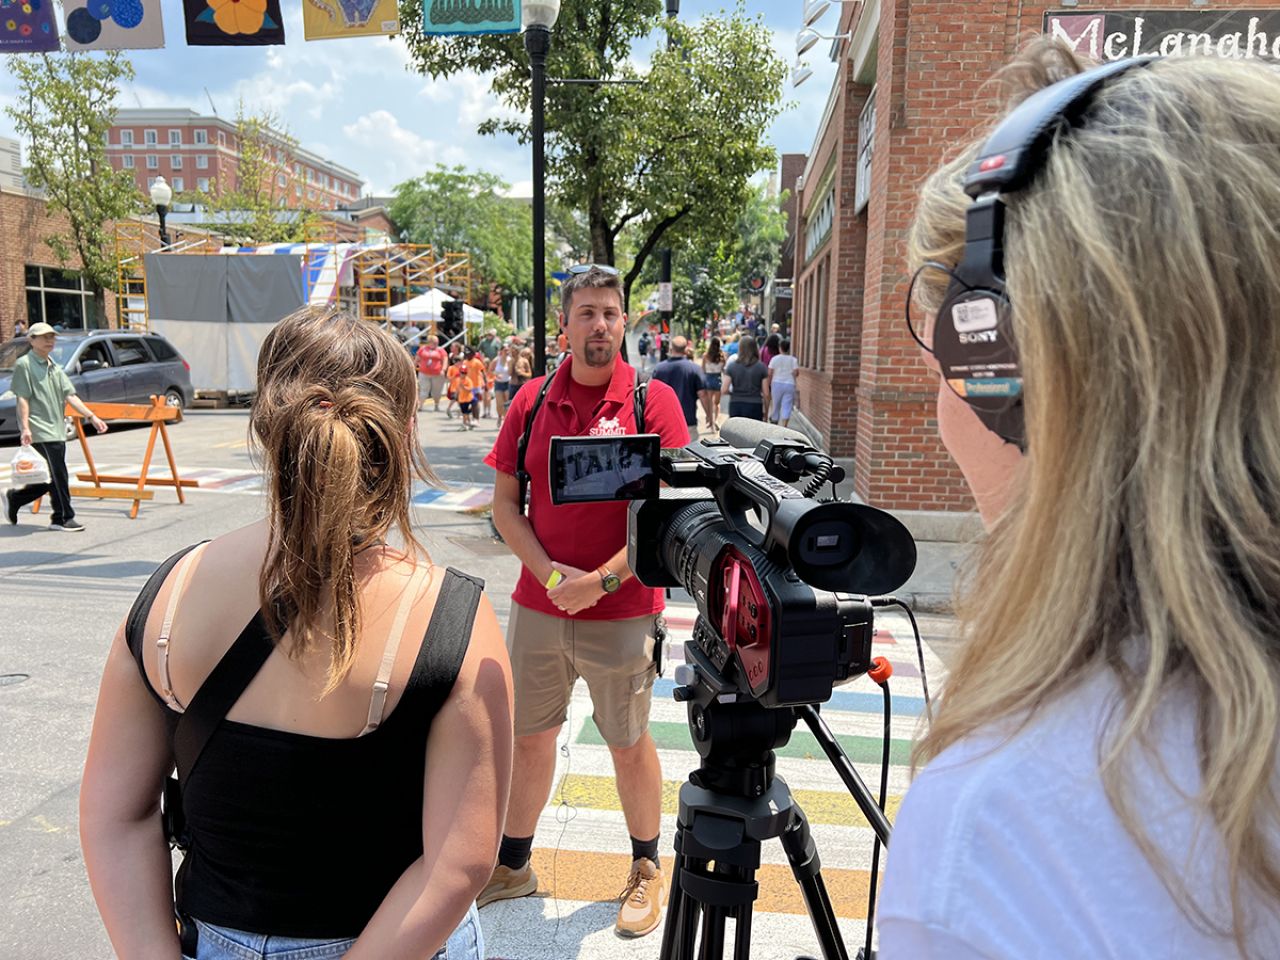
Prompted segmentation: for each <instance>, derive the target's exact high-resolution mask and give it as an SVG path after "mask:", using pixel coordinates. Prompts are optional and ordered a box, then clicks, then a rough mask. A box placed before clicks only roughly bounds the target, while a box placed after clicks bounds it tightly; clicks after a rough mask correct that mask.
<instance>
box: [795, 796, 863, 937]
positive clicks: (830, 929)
mask: <svg viewBox="0 0 1280 960" xmlns="http://www.w3.org/2000/svg"><path fill="white" fill-rule="evenodd" d="M794 810H795V813H794V816H793V817H792V819H791V823H790V825H789V826H788V827H787V829H786V830H784V831H783V833H782V836H781V838H780V839H781V840H782V849H783V850H784V851H786V854H787V861H788V862H789V863H790V864H791V872H792V874H793V875H794V876H795V878H796V883H798V884H799V885H800V894H801V895H802V896H803V897H804V903H805V907H806V908H807V909H808V911H809V919H810V920H811V921H812V922H813V929H814V932H815V933H816V934H817V935H818V944H819V945H820V946H821V948H822V956H823V957H824V960H849V951H848V950H847V948H846V947H845V945H844V940H843V938H842V937H841V936H840V924H839V922H838V921H837V920H836V912H835V908H833V907H832V906H831V897H830V895H829V894H828V893H827V885H826V884H825V883H823V882H822V873H821V872H820V871H821V868H822V864H821V862H820V861H819V860H818V847H817V845H816V844H815V843H814V842H813V837H812V836H811V835H810V833H809V821H808V820H807V819H806V818H805V815H804V811H803V810H801V809H800V805H799V804H796V805H795V807H794Z"/></svg>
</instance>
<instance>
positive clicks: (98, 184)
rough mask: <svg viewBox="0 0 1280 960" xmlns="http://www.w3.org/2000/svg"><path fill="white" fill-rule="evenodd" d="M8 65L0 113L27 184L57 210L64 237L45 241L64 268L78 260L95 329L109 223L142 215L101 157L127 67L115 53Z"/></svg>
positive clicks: (111, 277) (130, 182)
mask: <svg viewBox="0 0 1280 960" xmlns="http://www.w3.org/2000/svg"><path fill="white" fill-rule="evenodd" d="M8 66H9V72H10V74H11V75H12V76H13V77H14V79H15V80H17V82H18V92H17V95H16V97H15V98H14V103H13V105H12V106H9V107H6V108H5V113H7V114H8V115H9V118H10V119H11V120H13V123H14V126H15V128H16V129H17V132H18V135H19V136H20V137H21V138H22V139H23V140H24V141H25V148H26V153H27V166H26V167H25V169H24V173H25V175H26V178H27V182H28V183H30V184H31V185H32V186H33V187H35V188H37V189H39V190H42V191H44V194H45V196H46V197H47V198H48V202H49V209H50V211H51V212H53V211H62V212H63V213H65V214H66V216H67V220H68V221H69V227H68V229H67V231H66V232H65V233H58V234H54V235H52V236H48V237H45V238H44V240H45V243H47V244H48V245H49V248H50V249H51V250H52V251H53V253H54V255H55V256H56V257H57V258H58V261H59V263H60V264H62V265H63V266H66V264H67V262H68V261H69V260H70V259H71V258H72V257H74V256H78V257H79V258H80V262H81V264H83V267H82V270H81V273H82V274H83V275H84V277H85V279H86V280H87V281H88V283H89V285H90V287H91V288H92V289H93V291H94V301H95V309H96V310H97V313H98V318H97V319H98V325H101V324H102V323H103V321H104V320H105V302H104V298H103V294H102V291H103V290H104V289H113V288H114V287H115V286H116V283H117V271H116V259H115V245H114V237H113V235H112V234H111V227H110V226H109V222H110V221H115V220H123V219H126V218H128V217H131V216H133V215H135V214H138V213H140V212H142V210H143V198H142V197H141V196H140V195H139V193H138V189H137V186H136V184H135V181H134V177H133V174H132V173H131V172H129V171H127V170H122V171H115V170H113V169H112V168H111V164H110V163H109V162H108V161H107V156H106V142H107V131H108V130H110V129H111V125H112V123H113V122H114V120H115V113H116V112H115V106H114V104H115V99H116V95H117V94H118V93H119V84H120V81H121V80H132V79H133V66H132V64H130V63H129V61H128V60H127V59H125V58H124V57H123V56H121V55H120V54H119V53H117V52H111V53H108V54H106V55H105V56H102V55H99V54H95V55H93V56H90V55H89V54H85V53H58V54H47V53H45V54H40V55H39V56H11V57H9V58H8Z"/></svg>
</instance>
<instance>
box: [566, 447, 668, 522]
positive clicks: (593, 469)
mask: <svg viewBox="0 0 1280 960" xmlns="http://www.w3.org/2000/svg"><path fill="white" fill-rule="evenodd" d="M661 453H662V438H661V437H659V436H658V435H657V434H656V433H641V434H636V435H632V436H623V437H552V438H551V502H552V503H554V504H556V505H557V506H559V505H560V504H565V503H591V502H594V501H597V500H651V499H654V498H656V497H657V496H658V487H659V483H658V470H657V467H658V459H659V456H660V455H661Z"/></svg>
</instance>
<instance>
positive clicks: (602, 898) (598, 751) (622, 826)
mask: <svg viewBox="0 0 1280 960" xmlns="http://www.w3.org/2000/svg"><path fill="white" fill-rule="evenodd" d="M695 614H696V611H695V610H694V609H693V608H692V607H689V606H669V607H668V609H667V613H666V617H667V622H668V627H669V629H670V631H671V654H670V659H671V660H672V661H674V662H676V663H679V662H680V661H681V660H683V652H684V648H683V644H684V641H685V640H688V639H689V638H690V636H691V634H692V628H693V621H694V616H695ZM877 625H878V629H877V633H876V636H875V651H874V652H875V654H876V655H877V656H884V657H886V658H887V659H888V660H889V661H890V662H891V663H892V664H893V667H894V678H893V680H892V681H891V682H890V689H891V691H892V693H893V718H892V722H891V727H890V730H891V737H890V740H891V747H890V760H891V764H890V768H889V777H888V795H889V800H888V811H889V816H890V818H891V819H892V818H893V816H894V815H895V814H896V813H897V809H898V805H899V804H900V803H901V798H902V794H903V793H904V792H905V791H906V788H907V785H908V782H909V767H908V764H909V762H910V744H911V740H912V737H913V735H914V733H915V731H916V727H917V724H919V723H920V722H922V714H923V713H924V700H923V698H922V696H921V692H922V690H921V684H920V679H919V677H920V663H919V661H918V658H917V652H916V647H915V642H914V638H913V636H912V634H911V630H910V624H909V623H908V621H907V619H906V618H905V617H904V616H901V615H898V614H894V613H882V614H881V615H880V616H879V618H878V620H877ZM922 649H923V660H924V667H925V672H926V674H927V676H928V678H929V681H930V683H931V684H933V683H935V682H936V681H938V680H940V679H941V678H942V674H943V667H942V663H941V661H940V660H939V659H938V658H937V656H936V655H935V654H934V653H933V652H932V650H930V648H929V647H928V645H927V644H925V645H924V646H923V648H922ZM671 672H672V668H671V666H670V665H669V666H668V668H667V670H666V673H667V679H660V680H658V681H657V683H656V684H655V687H654V701H653V710H652V714H651V722H650V732H651V733H652V735H653V738H654V741H655V742H656V743H657V746H658V755H659V758H660V760H661V763H662V771H663V791H662V807H663V809H662V847H661V849H662V858H663V866H664V869H665V870H666V871H667V874H668V882H669V873H670V868H671V849H672V848H671V843H672V839H673V837H674V834H675V820H676V812H677V803H678V801H677V796H678V793H679V789H680V786H681V785H682V784H683V782H684V779H685V777H686V776H687V774H688V773H689V771H690V770H692V769H694V768H695V767H696V766H697V764H698V759H699V758H698V755H697V753H696V752H695V751H694V749H693V746H692V741H691V739H690V736H689V731H688V727H687V718H686V709H685V707H684V705H683V704H679V703H677V702H675V700H673V699H672V696H671V692H672V690H673V688H674V683H673V682H672V681H671V679H669V678H670V676H671ZM591 709H592V708H591V700H590V696H589V695H588V693H587V690H586V685H585V684H584V683H582V682H579V684H578V686H577V688H576V689H575V691H574V697H573V701H572V704H571V707H570V716H569V721H568V723H567V724H566V728H565V730H564V731H562V733H561V736H560V740H559V744H560V750H559V753H558V759H557V767H556V774H555V780H554V786H553V790H552V798H551V802H550V803H549V804H548V806H547V807H546V809H545V810H544V811H543V814H542V816H541V818H540V819H539V822H538V830H537V834H536V837H535V839H534V857H533V863H534V869H535V871H536V872H537V874H538V878H539V889H538V894H537V895H536V896H535V897H527V898H524V899H522V900H516V901H504V902H498V903H493V904H490V905H489V906H487V907H485V908H484V910H482V911H481V913H480V919H481V922H482V925H483V927H484V932H485V939H486V952H487V954H488V956H489V957H491V958H504V960H506V958H511V960H516V958H519V960H605V958H607V960H613V958H619V960H626V958H632V957H634V958H637V960H641V958H643V960H651V958H653V957H655V956H656V955H657V952H658V947H659V944H660V939H661V929H662V928H661V927H660V928H659V929H658V930H657V931H655V932H654V933H653V934H651V935H650V936H648V937H645V938H643V939H642V940H638V941H625V940H621V939H619V938H618V937H616V936H615V935H614V933H613V922H614V918H615V916H616V912H617V902H616V897H617V895H618V894H619V892H620V891H621V889H622V887H623V885H624V883H625V881H626V875H627V870H628V867H629V865H630V852H629V851H630V846H629V843H628V840H627V829H626V823H625V820H624V818H623V815H622V810H621V806H620V804H619V802H618V794H617V790H616V789H615V787H614V779H613V768H612V763H611V760H610V757H609V751H608V748H607V747H606V746H605V745H604V742H603V740H602V739H601V737H600V735H599V733H598V731H597V730H596V728H595V724H594V723H593V722H592V721H591V716H590V715H591ZM822 715H823V717H824V719H825V720H826V722H827V724H828V725H829V726H830V727H831V729H832V731H833V732H834V733H835V734H836V736H837V738H838V739H839V740H840V742H841V744H842V745H843V747H844V749H845V751H846V752H847V753H848V754H849V756H850V757H851V759H852V760H853V761H854V763H855V765H856V766H857V768H858V770H859V773H861V775H862V777H863V779H864V780H865V781H866V783H867V785H868V786H869V787H870V788H871V789H872V790H873V791H877V790H878V789H879V783H880V756H881V749H882V740H881V733H882V730H883V725H884V700H883V696H882V694H881V691H880V689H879V688H878V687H877V686H876V685H875V684H874V683H872V682H871V681H870V680H868V679H866V678H865V677H863V678H859V679H858V680H856V681H854V682H852V683H850V684H847V685H845V686H842V687H839V688H837V690H836V692H835V693H834V694H833V696H832V698H831V700H830V701H829V702H828V703H826V704H825V705H823V707H822ZM777 755H778V761H777V771H778V774H779V776H781V777H782V778H783V779H785V780H786V781H787V783H788V785H789V786H790V788H791V790H792V793H793V796H794V797H795V798H796V800H797V802H798V803H799V804H800V806H801V807H802V808H803V809H804V811H805V815H806V816H807V818H808V820H809V823H810V826H811V828H812V834H813V836H814V839H815V840H816V842H817V844H818V851H819V854H820V857H821V860H822V864H823V877H824V880H825V882H826V885H827V889H828V892H829V893H830V895H831V899H832V902H833V904H834V906H835V909H836V913H837V914H838V915H839V917H840V924H841V930H842V933H843V935H844V938H845V941H846V943H847V944H848V946H849V949H850V955H851V956H852V955H853V953H855V952H856V949H857V946H858V944H860V943H861V939H862V937H863V936H864V930H865V926H864V923H863V918H864V916H865V912H866V902H867V884H868V880H869V876H870V874H869V870H870V866H871V849H872V837H873V834H872V831H871V828H870V827H869V826H868V825H867V823H866V821H865V820H864V819H863V818H862V815H861V814H860V813H859V811H858V809H857V806H856V804H855V803H854V801H853V800H852V799H851V798H850V797H849V795H848V793H847V792H846V791H845V789H844V785H843V783H842V782H841V781H840V779H839V777H838V775H837V774H836V772H835V770H833V769H832V768H831V766H830V765H829V763H828V762H827V760H826V758H825V756H824V755H823V754H822V753H821V751H820V750H819V748H818V747H817V744H816V742H815V741H814V740H813V737H812V735H811V734H810V733H809V732H808V730H807V729H806V728H805V727H804V724H803V723H801V724H800V725H799V726H798V727H797V729H796V731H795V732H794V733H793V734H792V736H791V739H790V741H789V743H788V744H787V745H786V746H785V747H782V748H780V749H779V750H778V751H777ZM762 854H763V865H762V868H761V870H760V872H759V873H758V874H757V881H758V882H759V887H760V895H759V899H758V900H757V901H756V905H755V911H754V915H753V923H752V944H753V946H752V951H751V956H752V958H753V960H794V958H795V957H797V956H802V955H809V956H819V955H820V953H819V948H818V942H817V938H816V936H815V935H814V933H813V928H812V926H811V924H810V922H809V918H808V916H807V915H806V914H805V911H804V903H803V901H802V900H801V897H800V892H799V888H798V887H797V886H796V884H795V882H794V880H793V879H792V876H791V871H790V868H789V867H788V865H787V861H786V857H785V855H784V854H783V852H782V848H781V846H780V845H779V844H778V843H777V842H771V843H767V844H766V845H765V846H764V848H763V851H762ZM882 863H883V858H882ZM730 942H731V941H730ZM731 952H732V951H731V949H727V950H726V955H731Z"/></svg>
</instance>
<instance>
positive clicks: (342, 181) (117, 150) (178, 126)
mask: <svg viewBox="0 0 1280 960" xmlns="http://www.w3.org/2000/svg"><path fill="white" fill-rule="evenodd" d="M271 150H272V151H274V152H273V153H272V155H271V157H270V159H271V163H272V167H273V172H272V173H271V174H270V176H272V177H273V178H274V183H272V184H270V185H269V186H270V187H271V188H272V189H273V190H275V191H278V193H276V196H277V197H279V198H280V199H281V200H282V201H283V203H284V205H285V206H288V207H291V208H295V209H301V208H307V209H311V210H334V209H337V208H338V207H341V206H344V205H349V204H353V203H356V202H357V201H358V200H359V199H360V193H361V190H362V188H363V185H364V181H363V180H362V179H361V178H360V175H359V174H357V173H356V172H355V171H354V170H349V169H347V168H346V167H344V166H341V165H340V164H337V163H334V162H332V161H331V160H326V159H325V158H324V157H321V156H320V155H319V154H315V153H312V152H311V151H310V150H304V149H303V148H301V147H299V146H297V145H291V144H290V143H289V142H288V141H287V140H285V139H284V138H280V139H279V141H278V142H277V143H276V144H275V146H274V147H272V148H271ZM107 157H108V159H109V160H110V161H111V165H112V166H113V167H114V168H115V169H117V170H132V171H133V173H134V177H135V179H136V180H137V183H138V189H139V190H140V191H141V192H142V193H143V195H146V194H147V193H148V191H149V190H150V189H151V184H152V183H154V182H155V178H156V177H157V176H163V177H164V178H165V180H167V181H168V183H169V185H170V186H171V187H173V190H174V192H175V193H191V192H197V193H206V194H214V193H216V192H217V190H218V188H219V187H218V185H219V184H221V185H222V188H223V189H225V188H226V187H227V185H228V184H234V183H235V182H236V177H237V171H238V168H239V162H240V139H239V135H238V133H237V128H236V125H235V124H234V123H231V122H229V121H227V120H223V119H222V118H221V117H203V116H200V115H199V114H197V113H196V112H195V111H194V110H145V109H144V110H120V111H118V112H117V113H116V122H115V124H114V125H113V126H112V127H111V130H110V131H109V132H108V134H107Z"/></svg>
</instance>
